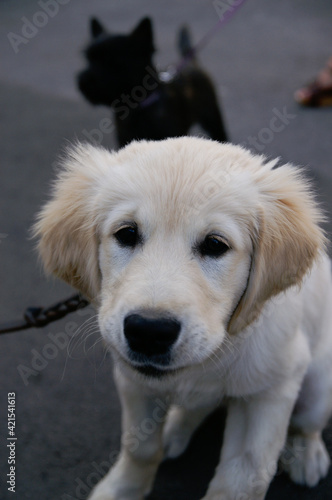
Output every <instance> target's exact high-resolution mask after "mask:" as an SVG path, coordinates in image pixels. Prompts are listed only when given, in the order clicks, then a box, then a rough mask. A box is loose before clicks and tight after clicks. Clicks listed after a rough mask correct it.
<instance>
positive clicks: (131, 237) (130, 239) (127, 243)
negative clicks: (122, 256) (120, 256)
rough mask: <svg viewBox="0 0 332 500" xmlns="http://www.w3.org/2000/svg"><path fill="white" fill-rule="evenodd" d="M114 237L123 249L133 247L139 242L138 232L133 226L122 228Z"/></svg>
mask: <svg viewBox="0 0 332 500" xmlns="http://www.w3.org/2000/svg"><path fill="white" fill-rule="evenodd" d="M114 236H115V238H116V239H117V240H118V242H119V243H120V245H121V246H123V247H135V246H136V245H137V243H138V242H139V235H138V230H137V227H135V226H126V227H122V228H121V229H119V230H118V231H117V232H116V233H115V234H114Z"/></svg>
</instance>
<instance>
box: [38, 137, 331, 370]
mask: <svg viewBox="0 0 332 500" xmlns="http://www.w3.org/2000/svg"><path fill="white" fill-rule="evenodd" d="M273 167H274V163H273V162H270V163H266V162H264V159H263V158H262V157H257V156H253V155H252V154H250V153H249V152H248V151H245V150H243V149H242V148H240V147H237V146H232V145H229V144H219V143H216V142H213V141H208V140H204V139H196V138H189V137H187V138H179V139H167V140H164V141H158V142H146V141H143V142H139V143H132V144H130V145H129V146H127V147H126V148H125V149H123V150H121V151H120V152H117V153H110V152H108V151H106V150H104V149H101V148H95V147H92V146H82V145H79V146H77V147H76V148H74V149H73V150H72V151H71V152H70V153H69V154H68V156H67V159H66V160H65V162H64V169H63V172H62V173H61V174H60V176H59V179H58V180H57V182H56V184H55V190H54V193H53V198H52V199H51V201H50V202H49V203H48V204H47V205H46V206H45V207H44V209H43V210H42V212H41V214H40V216H39V220H38V222H37V224H36V226H35V232H36V235H37V236H38V237H39V238H40V243H39V249H40V254H41V256H42V259H43V261H44V263H45V267H46V269H47V271H49V272H52V273H54V274H56V275H57V276H59V277H60V278H62V279H64V280H65V281H67V282H68V283H70V284H72V285H73V286H74V287H76V288H78V289H79V290H81V291H82V292H83V293H84V294H85V295H86V296H87V297H88V298H89V299H90V300H92V301H94V302H95V303H96V305H97V306H98V308H99V323H100V328H101V332H102V335H103V336H104V338H105V339H106V341H107V342H108V343H109V345H110V346H111V347H112V349H113V352H114V353H115V354H116V355H117V356H118V359H119V360H121V362H123V363H125V364H127V365H129V366H131V367H134V369H137V370H139V371H141V372H142V373H145V374H150V375H156V374H162V373H170V372H172V371H176V370H178V369H180V368H183V369H185V368H186V367H188V366H192V365H195V364H199V363H202V362H205V361H206V360H207V359H208V358H211V357H212V356H213V355H215V354H217V353H218V355H222V354H221V353H222V347H223V342H224V341H225V336H227V335H237V334H238V333H239V332H240V331H241V330H243V329H245V328H246V327H247V326H248V325H249V324H250V323H252V322H253V321H254V320H255V319H256V318H257V316H258V315H259V313H260V311H261V309H262V307H263V305H264V303H265V302H266V301H267V300H268V299H270V298H271V297H272V296H273V295H276V294H278V293H280V292H282V291H283V290H285V289H287V288H288V287H291V286H293V285H295V284H299V283H300V282H301V280H302V278H303V276H304V275H305V274H306V272H307V271H308V270H309V269H310V268H311V266H312V264H313V262H314V260H315V259H316V258H317V256H318V255H319V252H320V251H321V250H322V249H323V247H324V235H323V233H322V231H321V230H320V228H319V226H318V223H319V222H320V220H321V218H322V217H321V214H320V211H319V209H318V208H317V206H316V204H315V202H314V199H313V197H312V194H311V193H310V190H309V187H308V184H307V182H306V181H305V180H304V179H303V176H302V174H301V172H300V171H299V170H298V169H296V168H295V167H292V166H290V165H284V166H281V167H279V168H277V169H274V168H273Z"/></svg>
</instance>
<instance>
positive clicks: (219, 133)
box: [199, 101, 228, 142]
mask: <svg viewBox="0 0 332 500" xmlns="http://www.w3.org/2000/svg"><path fill="white" fill-rule="evenodd" d="M199 123H200V125H201V126H202V127H203V129H204V130H205V131H206V132H207V133H208V134H209V136H210V137H211V139H213V140H215V141H219V142H228V137H227V132H226V129H225V125H224V121H223V118H222V116H221V113H220V111H219V107H218V104H217V102H216V101H215V102H210V103H209V104H206V105H205V106H204V107H203V106H202V108H201V109H200V114H199Z"/></svg>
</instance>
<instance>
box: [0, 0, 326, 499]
mask: <svg viewBox="0 0 332 500" xmlns="http://www.w3.org/2000/svg"><path fill="white" fill-rule="evenodd" d="M41 3H42V4H43V1H41V2H37V1H27V0H11V1H9V0H2V2H1V3H0V15H1V21H2V22H1V28H0V29H1V35H0V43H1V55H2V60H1V75H0V88H1V94H0V102H1V107H0V109H1V122H0V127H1V135H0V141H1V197H0V203H1V210H0V253H1V263H2V268H1V300H0V322H2V321H5V320H7V319H12V318H16V317H18V316H19V315H20V314H21V312H22V310H23V309H24V308H25V307H26V306H28V305H40V304H41V305H48V304H51V303H53V302H55V301H57V300H58V299H61V298H63V297H66V296H67V295H70V294H71V293H72V290H71V289H70V288H69V287H67V286H66V285H64V284H62V283H59V282H55V281H51V280H47V279H46V278H45V277H44V276H43V274H42V271H41V269H40V265H39V264H38V261H37V257H36V253H35V251H34V243H33V242H32V241H31V240H29V228H30V227H31V224H32V222H33V219H34V214H35V213H36V211H37V210H38V208H39V207H40V205H41V204H42V202H43V201H44V200H45V199H46V196H47V192H48V189H49V183H50V180H51V179H52V178H53V177H54V160H55V158H56V156H57V155H58V154H59V152H60V151H61V149H62V147H63V146H64V145H65V144H66V143H67V141H68V140H69V141H71V140H73V139H74V138H76V137H78V138H81V139H84V138H86V135H87V133H89V132H91V130H92V129H98V128H99V123H100V120H101V119H102V118H105V117H109V111H108V110H107V109H104V108H98V109H97V108H92V107H91V106H90V105H89V104H87V103H86V102H85V101H84V100H83V98H82V97H81V96H80V95H79V94H78V92H77V90H76V88H75V83H74V75H75V73H76V72H77V70H78V69H80V68H81V67H83V60H82V57H81V54H80V50H81V49H82V47H83V46H84V44H85V42H86V41H87V20H88V17H89V16H90V15H91V14H96V15H98V16H99V17H100V18H101V19H102V20H103V21H104V22H105V23H106V24H107V25H108V26H109V27H110V28H112V29H113V30H114V31H127V30H129V29H130V28H131V27H133V26H134V25H135V24H136V22H137V21H138V20H139V19H140V17H142V16H144V15H146V14H149V15H151V16H152V18H153V20H154V26H155V33H156V45H157V47H158V53H157V54H156V62H157V63H158V65H159V66H161V67H165V66H166V65H167V64H168V63H170V62H173V61H177V58H178V55H177V53H176V49H175V36H176V32H177V30H178V28H179V26H180V25H181V24H182V23H187V24H188V25H189V26H190V27H191V29H192V33H193V36H194V39H195V40H196V41H198V40H199V39H200V38H201V37H202V36H203V35H204V34H205V33H206V32H207V31H208V30H209V29H210V28H211V27H212V26H213V25H214V24H215V23H216V22H217V20H218V17H217V13H216V10H215V8H214V5H213V2H210V1H205V2H203V1H202V0H193V1H191V2H189V1H187V2H185V1H183V0H177V1H176V0H169V1H168V2H153V1H152V0H142V1H140V2H137V1H136V2H135V1H134V0H122V1H121V2H119V1H115V0H96V1H94V2H89V1H88V0H68V1H67V3H66V2H65V1H64V0H62V3H61V5H60V0H59V4H57V5H58V7H59V8H58V12H57V13H56V14H55V15H54V16H53V17H51V16H50V15H49V16H48V17H47V18H46V20H45V16H42V17H40V15H39V17H38V15H37V14H36V13H38V12H40V11H41V10H42V9H41V5H40V4H41ZM44 3H46V0H45V2H44ZM331 16H332V4H331V3H330V2H327V1H324V0H293V1H292V2H290V1H287V0H279V1H278V2H275V1H273V0H264V1H263V0H247V2H246V3H245V4H244V5H243V6H242V7H241V8H240V9H239V11H238V12H237V13H236V14H235V16H234V17H233V19H232V20H231V21H230V22H229V23H228V24H227V25H226V26H224V27H223V29H222V30H221V31H220V32H219V33H218V35H217V36H216V37H215V38H214V39H213V40H212V41H211V43H210V44H209V46H208V47H206V48H205V49H204V51H203V52H202V53H201V55H200V59H201V61H202V63H203V64H204V67H205V68H206V69H207V70H208V71H209V72H210V73H211V75H212V76H213V79H214V81H215V83H216V86H217V89H218V93H219V96H220V99H221V100H222V107H223V112H224V116H225V121H226V124H227V128H228V131H229V134H230V137H231V139H232V141H233V142H235V143H247V144H249V143H250V142H251V143H253V142H254V141H256V139H250V138H252V137H256V138H257V141H256V146H255V145H254V146H252V148H253V149H254V150H256V151H257V149H258V150H259V151H260V152H263V153H265V154H267V155H269V156H273V157H274V156H280V157H281V158H282V159H283V160H284V161H291V162H294V163H297V164H300V165H304V166H306V167H307V169H308V173H309V175H310V176H311V177H312V178H313V179H314V181H315V184H316V186H317V189H318V191H319V198H320V200H321V202H322V203H323V205H324V207H325V208H326V210H327V212H328V213H331V208H332V207H331V205H332V203H331V197H330V195H331V192H332V170H331V154H332V140H331V126H332V108H330V109H320V110H310V109H300V108H299V107H298V106H297V105H296V104H295V103H294V101H293V97H292V94H293V91H294V90H295V89H296V88H298V87H299V86H301V85H302V84H303V83H305V82H307V81H308V80H310V79H311V78H312V77H313V76H314V75H315V74H316V72H317V71H318V70H319V69H320V68H321V66H323V65H324V63H325V61H326V59H327V58H328V57H329V56H330V55H331V53H332V30H331ZM27 20H28V21H30V22H31V21H33V20H35V21H36V22H37V23H38V22H39V24H40V25H41V24H43V26H41V27H39V28H37V30H36V29H35V30H34V31H33V32H32V31H31V29H32V28H31V27H30V31H29V30H28V28H27V27H26V26H27ZM24 27H25V28H24ZM22 30H23V31H22ZM24 30H25V31H24ZM26 30H28V31H26ZM9 33H12V34H13V33H14V34H15V35H20V36H23V34H25V35H28V36H30V38H24V40H25V42H26V43H25V42H24V41H23V42H22V40H21V41H20V43H19V44H18V45H16V46H15V43H14V42H13V39H14V38H13V35H9V38H8V34H9ZM15 40H18V39H17V38H16V39H15ZM15 48H16V51H15V50H14V49H15ZM283 112H286V113H287V114H288V115H289V117H288V119H287V120H285V121H288V123H285V126H284V128H283V130H282V131H280V132H279V133H273V134H272V135H271V132H266V130H265V131H263V130H264V129H266V128H269V123H270V121H271V119H272V118H273V117H274V116H275V114H276V113H283ZM266 138H268V141H266ZM264 141H265V143H264ZM103 144H104V145H106V146H108V147H114V145H115V142H114V137H113V136H112V134H104V138H103ZM331 229H332V226H331V224H328V225H327V230H328V231H329V232H331ZM93 314H94V313H93V311H91V310H90V309H89V310H85V311H81V313H80V314H73V315H71V316H70V317H68V318H66V319H64V320H62V321H59V322H58V323H56V324H54V325H52V326H50V327H47V328H45V329H41V330H36V329H35V330H30V331H27V332H22V333H16V334H11V335H6V336H2V337H1V338H0V344H1V353H2V356H1V357H2V359H1V365H0V366H1V367H0V384H1V385H0V387H1V392H0V415H1V427H0V429H1V433H0V435H1V449H0V454H1V455H0V456H1V459H0V485H1V486H0V488H1V493H0V498H1V499H7V498H8V499H9V498H17V499H19V500H24V499H35V500H36V499H38V500H39V499H48V500H58V499H61V500H66V499H67V500H68V499H71V500H73V499H83V498H85V497H86V494H87V492H88V489H89V488H90V486H91V485H92V484H93V483H94V482H95V481H96V480H97V479H98V478H100V477H101V475H102V474H103V473H104V471H105V470H106V467H107V466H108V465H109V463H111V462H112V461H113V460H114V456H115V454H116V452H117V451H118V449H119V439H120V435H119V432H120V412H119V402H118V398H117V396H116V394H115V392H114V385H113V382H112V370H111V364H110V359H109V358H108V357H106V358H105V355H104V350H103V347H102V344H101V343H100V342H98V339H99V335H98V332H97V331H96V328H94V324H95V323H94V317H93ZM90 317H91V319H89V318H90ZM73 332H76V334H75V333H73ZM70 339H72V340H71V342H70ZM68 346H69V352H70V355H69V354H68V352H67V347H68ZM8 392H16V405H17V417H16V418H17V421H16V424H17V429H16V436H17V444H16V458H17V474H16V495H14V494H13V493H10V492H8V490H7V486H8V485H6V480H7V479H6V474H7V473H8V464H7V457H8V453H9V451H8V450H9V449H8V448H6V444H7V440H6V438H7V431H6V428H7V418H6V414H7V394H8ZM223 419H224V415H223V413H220V412H219V413H216V414H215V415H213V416H212V417H211V418H210V420H209V422H208V423H207V424H206V425H204V426H203V427H202V428H201V430H200V431H199V433H198V434H197V436H196V437H195V439H194V440H193V442H192V444H191V447H190V449H189V450H188V452H187V453H186V454H185V456H184V457H182V458H181V459H179V460H177V461H174V462H168V463H165V464H164V465H163V466H162V467H161V470H160V473H159V475H158V478H157V481H156V486H155V490H154V492H153V494H152V495H151V499H153V500H157V499H158V500H167V499H172V500H188V499H190V500H196V499H197V500H198V499H199V498H200V497H201V496H202V495H203V494H204V491H205V488H206V486H207V483H208V480H209V478H210V477H211V475H212V473H213V469H214V467H215V465H216V462H217V458H218V453H219V446H220V443H221V439H222V430H223ZM325 438H326V441H327V443H328V447H329V450H330V453H331V455H332V429H331V427H330V428H328V429H327V430H326V433H325ZM331 488H332V471H331V473H330V475H329V477H328V478H327V479H326V480H324V481H323V482H322V483H321V484H320V485H319V486H318V487H317V488H316V489H313V490H308V489H306V488H299V487H296V486H294V485H293V484H292V483H291V482H290V481H289V480H288V478H287V477H286V476H285V475H284V474H278V475H277V477H276V479H275V480H274V482H273V483H272V485H271V488H270V490H269V493H268V495H267V499H268V500H272V499H275V500H276V499H280V498H287V500H292V499H295V498H296V499H301V500H302V499H303V500H304V499H306V500H307V499H309V498H310V500H315V499H317V500H318V499H319V500H328V499H330V498H331Z"/></svg>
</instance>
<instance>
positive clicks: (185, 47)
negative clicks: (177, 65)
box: [178, 26, 196, 60]
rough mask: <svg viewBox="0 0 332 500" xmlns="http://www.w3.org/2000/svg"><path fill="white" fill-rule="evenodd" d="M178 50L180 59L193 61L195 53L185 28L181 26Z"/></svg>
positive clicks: (187, 30)
mask: <svg viewBox="0 0 332 500" xmlns="http://www.w3.org/2000/svg"><path fill="white" fill-rule="evenodd" d="M178 48H179V51H180V54H181V56H182V57H185V58H187V59H193V60H195V57H196V53H195V49H194V47H193V44H192V41H191V36H190V32H189V29H188V27H187V26H182V28H181V29H180V31H179V35H178Z"/></svg>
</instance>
